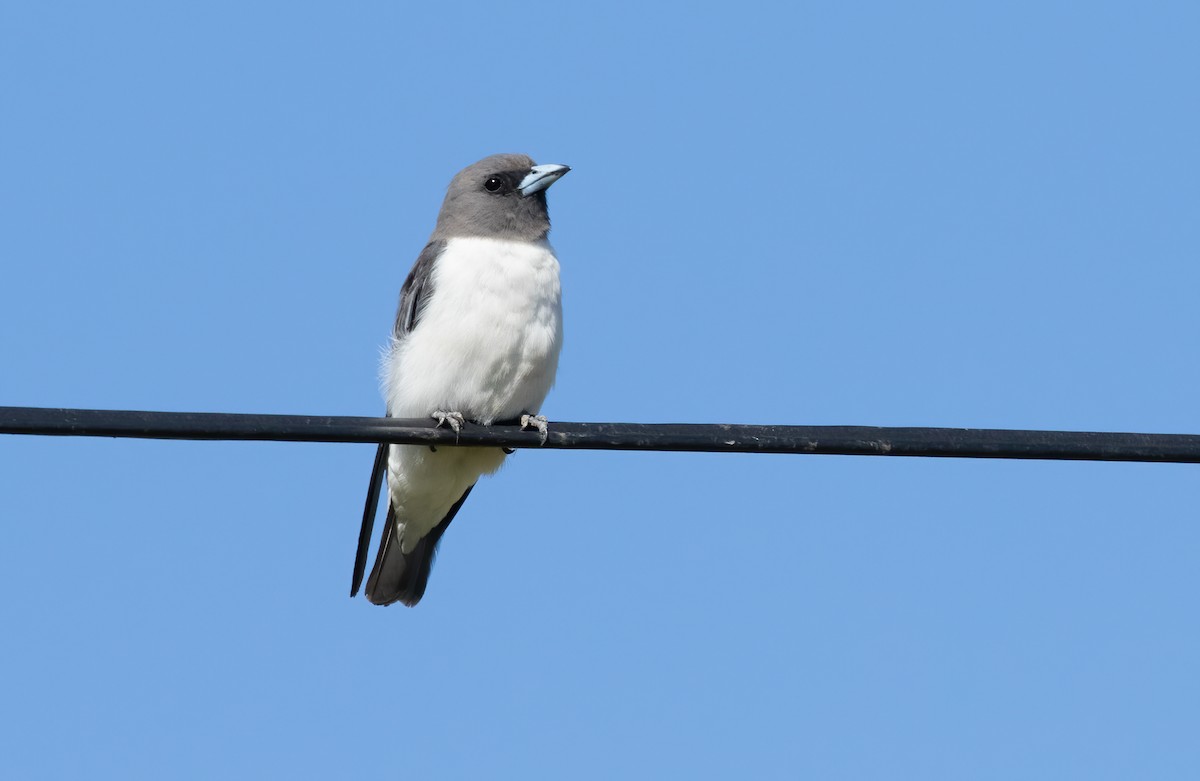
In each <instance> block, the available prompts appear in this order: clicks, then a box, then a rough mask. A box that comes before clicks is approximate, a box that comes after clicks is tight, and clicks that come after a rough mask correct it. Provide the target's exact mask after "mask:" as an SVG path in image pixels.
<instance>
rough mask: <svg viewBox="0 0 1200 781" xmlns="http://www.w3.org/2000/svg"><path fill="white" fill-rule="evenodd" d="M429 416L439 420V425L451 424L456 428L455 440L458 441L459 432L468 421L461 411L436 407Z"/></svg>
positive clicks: (450, 425) (451, 426) (452, 427)
mask: <svg viewBox="0 0 1200 781" xmlns="http://www.w3.org/2000/svg"><path fill="white" fill-rule="evenodd" d="M429 417H431V418H433V419H434V420H436V421H437V424H438V427H441V426H449V427H450V428H451V429H453V430H454V440H455V441H456V442H457V441H458V433H459V432H460V431H462V427H463V424H465V423H466V422H467V420H466V418H464V417H463V414H462V413H461V412H449V411H447V410H444V409H435V410H434V411H433V414H432V415H430V416H429Z"/></svg>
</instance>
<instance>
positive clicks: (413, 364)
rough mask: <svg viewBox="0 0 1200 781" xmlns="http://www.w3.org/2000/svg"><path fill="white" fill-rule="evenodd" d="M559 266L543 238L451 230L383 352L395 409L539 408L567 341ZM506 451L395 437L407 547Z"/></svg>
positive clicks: (513, 413)
mask: <svg viewBox="0 0 1200 781" xmlns="http://www.w3.org/2000/svg"><path fill="white" fill-rule="evenodd" d="M558 270H559V267H558V260H557V259H556V258H555V256H554V250H553V248H552V247H551V246H550V244H549V242H547V241H545V240H542V241H539V242H520V241H506V240H499V239H482V238H456V239H451V240H449V241H448V242H447V244H446V248H445V249H444V250H443V251H442V253H441V255H440V256H438V258H437V260H436V261H435V263H434V267H433V272H432V276H431V288H432V292H431V293H429V295H428V296H426V298H425V300H424V301H423V302H422V303H421V308H420V310H419V315H418V320H417V325H416V327H415V328H414V329H413V330H412V331H411V332H410V333H409V334H408V335H407V336H406V337H405V338H404V339H402V340H400V341H398V342H397V343H395V344H393V345H392V346H391V349H390V350H389V351H388V353H387V355H386V356H385V358H384V366H383V373H384V377H383V381H384V393H385V395H386V399H387V405H388V412H389V414H390V415H391V416H392V417H397V418H423V417H428V416H429V415H430V414H432V413H433V412H434V410H446V411H452V412H461V413H462V414H463V416H464V417H465V418H466V419H467V420H472V421H477V422H480V423H484V424H490V423H493V422H495V421H497V420H516V419H517V418H519V417H520V416H521V415H522V414H523V413H530V414H536V413H537V412H538V410H539V409H540V407H541V405H542V402H543V401H545V399H546V394H547V393H549V392H550V387H551V386H552V385H553V384H554V375H555V372H556V370H557V369H558V355H559V351H560V350H561V348H562V303H561V288H560V286H559V273H558ZM503 461H504V453H503V451H501V450H499V449H492V448H454V447H439V448H438V449H437V451H436V452H433V451H430V449H429V448H428V447H425V446H405V445H395V446H393V447H392V448H391V452H390V454H389V458H388V486H389V490H390V494H391V502H392V506H393V509H394V510H395V512H396V515H397V518H399V519H400V520H401V521H402V522H403V523H404V525H405V529H404V535H403V536H404V539H403V544H402V549H403V550H404V552H405V553H407V552H409V551H411V549H412V546H413V545H415V544H416V541H417V540H418V539H420V538H421V537H422V536H424V535H425V534H426V533H427V532H428V531H429V530H430V529H432V528H433V527H434V526H436V525H437V524H438V523H439V522H440V521H441V520H442V518H444V517H445V515H446V513H447V512H449V510H450V507H451V506H452V505H453V504H454V503H455V502H456V501H458V499H459V497H461V496H462V494H463V492H464V491H466V490H467V489H468V488H469V487H470V486H471V485H472V484H474V483H475V481H476V480H477V479H478V478H479V477H480V475H483V474H489V473H491V472H494V471H496V470H497V469H499V468H500V465H501V463H503Z"/></svg>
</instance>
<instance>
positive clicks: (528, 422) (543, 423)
mask: <svg viewBox="0 0 1200 781" xmlns="http://www.w3.org/2000/svg"><path fill="white" fill-rule="evenodd" d="M527 428H536V429H537V432H538V434H540V435H541V437H542V444H543V445H544V444H546V438H547V437H549V436H550V421H548V420H546V416H545V415H529V414H525V415H522V416H521V430H522V431H524V430H525V429H527Z"/></svg>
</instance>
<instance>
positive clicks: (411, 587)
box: [366, 486, 475, 607]
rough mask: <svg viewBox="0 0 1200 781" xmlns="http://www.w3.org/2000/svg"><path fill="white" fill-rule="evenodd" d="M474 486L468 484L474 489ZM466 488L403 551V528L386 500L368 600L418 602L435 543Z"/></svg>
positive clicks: (423, 591) (376, 601)
mask: <svg viewBox="0 0 1200 781" xmlns="http://www.w3.org/2000/svg"><path fill="white" fill-rule="evenodd" d="M474 487H475V486H471V488H474ZM471 488H468V489H467V490H466V491H465V492H464V493H463V495H462V496H461V497H460V498H459V500H458V501H457V502H455V503H454V506H453V507H451V508H450V512H448V513H446V517H445V518H443V519H442V522H441V523H439V524H438V525H437V526H435V527H433V529H431V530H430V531H429V533H428V534H426V535H425V536H424V537H422V538H421V539H419V540H417V544H416V545H415V546H414V547H413V549H412V550H411V551H409V552H408V553H405V552H404V551H403V550H402V546H401V541H402V540H403V531H402V529H401V528H400V524H398V523H397V522H396V513H395V511H394V510H393V509H392V506H391V502H388V513H387V522H386V523H385V524H384V526H383V536H382V537H381V538H380V540H379V551H378V552H377V553H376V554H375V566H374V568H372V569H371V576H370V577H369V578H367V589H366V594H367V599H368V600H369V601H370V602H371V604H374V605H391V604H393V603H395V602H403V603H404V604H406V605H408V606H409V607H412V606H414V605H416V604H417V603H418V602H420V601H421V597H422V596H424V595H425V586H426V584H428V583H429V572H430V570H431V569H432V568H433V557H434V554H436V553H437V546H438V542H439V541H440V540H441V539H442V535H443V534H444V533H445V532H446V528H447V527H448V526H450V522H451V521H452V520H454V516H455V515H457V514H458V510H459V508H460V507H462V504H463V502H465V501H466V500H467V495H468V494H470V493H471Z"/></svg>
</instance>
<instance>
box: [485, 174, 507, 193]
mask: <svg viewBox="0 0 1200 781" xmlns="http://www.w3.org/2000/svg"><path fill="white" fill-rule="evenodd" d="M503 186H504V183H503V182H501V181H500V180H499V179H497V178H496V177H494V176H493V177H492V178H491V179H488V180H487V181H486V182H484V183H483V189H485V190H487V191H488V192H489V193H494V192H496V191H497V190H499V189H500V188H501V187H503Z"/></svg>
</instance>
